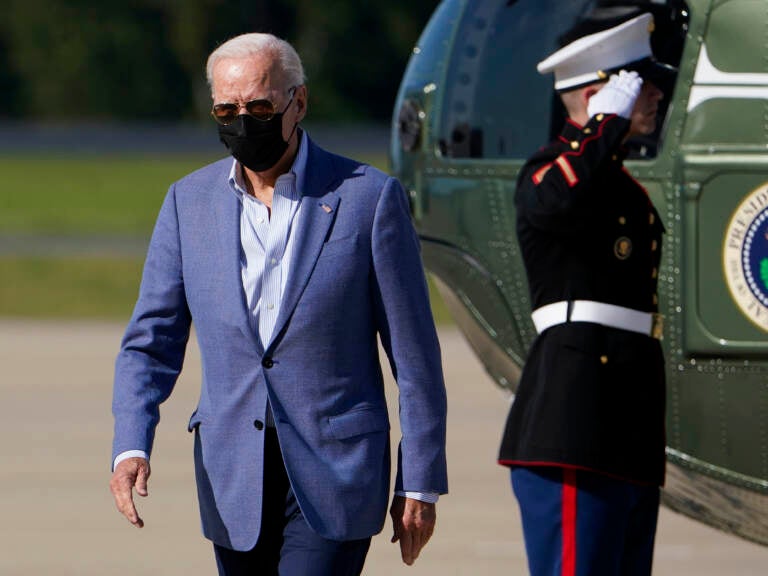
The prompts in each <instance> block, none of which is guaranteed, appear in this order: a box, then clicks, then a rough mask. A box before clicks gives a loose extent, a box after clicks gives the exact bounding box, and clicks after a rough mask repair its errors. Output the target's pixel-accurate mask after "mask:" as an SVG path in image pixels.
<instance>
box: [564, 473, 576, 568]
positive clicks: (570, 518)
mask: <svg viewBox="0 0 768 576" xmlns="http://www.w3.org/2000/svg"><path fill="white" fill-rule="evenodd" d="M561 574H562V576H576V470H572V469H569V468H565V469H564V470H563V556H562V572H561Z"/></svg>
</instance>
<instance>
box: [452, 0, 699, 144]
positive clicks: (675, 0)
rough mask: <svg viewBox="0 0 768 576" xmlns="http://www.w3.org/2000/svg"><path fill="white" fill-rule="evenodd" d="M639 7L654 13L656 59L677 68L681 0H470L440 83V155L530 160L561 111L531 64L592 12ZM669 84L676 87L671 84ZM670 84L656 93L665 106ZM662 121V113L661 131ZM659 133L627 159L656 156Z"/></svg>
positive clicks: (556, 127) (683, 17)
mask: <svg viewBox="0 0 768 576" xmlns="http://www.w3.org/2000/svg"><path fill="white" fill-rule="evenodd" d="M629 7H634V8H641V9H643V10H646V11H651V12H653V13H654V16H655V20H656V32H654V35H653V36H652V39H651V41H652V45H653V49H654V53H655V54H656V56H657V58H658V59H659V60H661V61H664V62H667V63H669V64H672V65H674V66H677V65H678V63H679V61H680V57H681V55H682V49H683V42H684V39H685V31H686V24H687V7H686V6H685V4H684V2H682V0H667V1H666V2H664V1H663V0H662V1H660V0H656V1H654V2H648V1H636V2H631V1H629V0H624V1H623V2H621V1H620V2H616V1H610V0H570V1H569V2H563V1H562V0H475V1H473V2H470V3H468V4H467V8H466V11H465V13H464V15H463V17H462V21H461V22H460V24H459V28H458V31H457V34H456V41H455V44H454V47H453V51H452V54H451V61H450V65H449V67H448V73H447V77H446V83H445V87H446V90H445V100H444V103H443V111H442V117H441V122H440V128H439V130H440V140H439V146H440V152H441V153H442V155H443V156H448V157H453V158H527V157H528V156H530V154H531V153H533V152H534V151H535V150H536V149H538V148H539V147H540V146H542V145H543V144H545V143H546V142H548V141H549V140H551V139H552V138H553V136H554V135H556V134H558V133H559V132H560V129H561V128H562V124H563V121H564V120H565V111H564V108H563V106H562V103H561V102H560V98H559V96H558V95H557V94H556V93H555V92H554V89H553V79H552V77H551V75H540V74H539V73H538V72H537V71H536V64H537V63H538V62H540V61H541V60H543V59H544V58H545V57H546V56H548V55H549V54H551V53H552V52H554V51H555V50H557V48H558V38H559V37H560V36H561V35H562V34H563V33H564V32H565V31H566V30H568V29H569V28H571V27H572V26H573V25H574V23H575V22H577V21H578V20H580V19H582V18H585V17H588V16H589V14H590V13H591V12H592V11H594V10H595V9H604V8H610V9H622V8H629ZM672 84H673V83H672ZM672 87H673V86H672V85H671V86H669V87H661V88H662V90H663V91H664V92H665V95H666V97H665V102H668V101H669V99H670V97H671V90H672ZM665 115H666V106H665V105H662V106H660V110H659V115H658V117H659V119H660V122H659V124H660V125H661V124H662V122H661V120H663V118H664V117H665ZM661 134H662V130H661V128H659V129H657V130H656V132H655V133H654V134H653V135H651V136H649V137H646V138H645V139H644V140H642V141H637V142H634V143H632V144H631V145H630V149H631V153H630V155H631V157H635V158H651V157H654V156H655V155H656V151H657V148H658V144H659V141H660V138H661Z"/></svg>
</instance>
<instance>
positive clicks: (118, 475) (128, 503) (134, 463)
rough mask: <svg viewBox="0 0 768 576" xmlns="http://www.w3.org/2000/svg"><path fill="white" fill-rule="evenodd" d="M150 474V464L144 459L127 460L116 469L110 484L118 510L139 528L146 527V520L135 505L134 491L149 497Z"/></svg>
mask: <svg viewBox="0 0 768 576" xmlns="http://www.w3.org/2000/svg"><path fill="white" fill-rule="evenodd" d="M150 473H151V470H150V468H149V462H148V461H147V460H145V459H144V458H126V459H125V460H123V461H122V462H120V463H119V464H118V465H117V466H116V467H115V471H114V472H113V473H112V480H110V482H109V489H110V490H111V491H112V495H113V496H114V497H115V504H116V505H117V509H118V510H120V512H121V513H122V514H123V516H125V517H126V518H127V519H128V521H129V522H130V523H131V524H133V525H134V526H136V527H137V528H143V527H144V520H142V519H141V517H140V516H139V513H138V512H137V511H136V506H135V504H134V503H133V489H134V488H135V489H136V493H137V494H138V495H139V496H149V492H148V491H147V480H149V475H150Z"/></svg>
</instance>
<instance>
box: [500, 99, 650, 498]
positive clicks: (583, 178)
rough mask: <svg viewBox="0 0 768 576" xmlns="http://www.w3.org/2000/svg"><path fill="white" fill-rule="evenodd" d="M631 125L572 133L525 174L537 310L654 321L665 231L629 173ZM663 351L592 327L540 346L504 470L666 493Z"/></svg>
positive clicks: (522, 185)
mask: <svg viewBox="0 0 768 576" xmlns="http://www.w3.org/2000/svg"><path fill="white" fill-rule="evenodd" d="M629 125H630V122H629V121H628V120H626V119H624V118H621V117H619V116H615V115H602V114H598V115H597V116H595V117H593V118H592V119H591V120H590V121H589V123H588V124H587V125H586V126H585V127H581V126H578V125H576V124H574V123H572V122H570V121H568V122H567V123H566V126H565V128H564V130H563V132H562V134H561V136H560V137H559V139H558V140H557V141H556V142H553V143H552V144H550V145H549V146H547V147H545V148H544V149H542V150H540V151H539V152H538V153H536V154H535V155H534V156H533V157H532V158H531V159H530V160H529V161H528V163H527V164H526V165H525V167H524V168H523V170H522V172H521V174H520V178H519V181H518V186H517V192H516V196H515V204H516V208H517V234H518V240H519V242H520V247H521V250H522V255H523V259H524V262H525V267H526V271H527V274H528V283H529V289H530V294H531V303H532V307H533V309H534V310H535V309H536V308H539V307H540V306H543V305H546V304H551V303H554V302H560V301H573V300H592V301H597V302H603V303H608V304H614V305H618V306H624V307H627V308H633V309H635V310H639V311H642V312H656V311H657V310H658V299H657V295H656V284H657V276H658V268H659V261H660V253H661V236H662V233H663V230H664V229H663V226H662V223H661V220H660V218H659V215H658V213H657V212H656V209H655V208H654V207H653V204H652V203H651V200H650V198H649V197H648V194H647V193H646V191H645V189H644V188H643V187H642V186H640V184H639V183H638V182H637V181H635V180H634V179H633V178H632V176H630V174H629V173H628V172H627V171H626V169H625V168H624V167H623V165H622V161H623V159H624V156H625V152H624V151H623V148H622V140H623V138H624V136H625V135H626V134H627V131H628V130H629ZM664 405H665V382H664V367H663V357H662V350H661V346H660V342H659V340H657V339H654V338H652V337H650V336H646V335H644V334H640V333H637V332H631V331H628V330H623V329H618V328H612V327H607V326H604V325H600V324H595V323H591V322H567V323H563V324H558V325H555V326H552V327H550V328H548V329H546V330H544V332H543V333H542V334H540V335H539V336H538V338H537V339H536V340H535V341H534V343H533V345H532V347H531V350H530V351H529V354H528V359H527V361H526V364H525V368H524V370H523V374H522V377H521V381H520V385H519V388H518V392H517V395H516V398H515V401H514V403H513V405H512V408H511V411H510V414H509V418H508V420H507V425H506V429H505V432H504V437H503V440H502V445H501V451H500V456H499V461H500V463H501V464H505V465H509V466H516V465H555V466H562V467H567V468H577V469H587V470H592V471H596V472H601V473H605V474H608V475H611V476H614V477H618V478H622V479H626V480H630V481H633V482H640V483H647V484H658V485H661V484H663V482H664V467H665V454H664V448H665V431H664V425H665V423H664V410H665V406H664Z"/></svg>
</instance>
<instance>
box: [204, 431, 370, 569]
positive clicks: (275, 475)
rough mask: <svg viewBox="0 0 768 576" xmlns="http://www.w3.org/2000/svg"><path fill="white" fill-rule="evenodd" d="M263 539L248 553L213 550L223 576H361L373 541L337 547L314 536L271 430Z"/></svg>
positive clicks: (267, 445) (342, 543)
mask: <svg viewBox="0 0 768 576" xmlns="http://www.w3.org/2000/svg"><path fill="white" fill-rule="evenodd" d="M265 432H266V438H265V446H264V499H263V502H264V504H263V507H262V518H261V533H260V535H259V540H258V542H257V543H256V546H255V547H254V548H253V549H251V550H249V551H247V552H240V551H236V550H230V549H229V548H225V547H223V546H219V545H218V544H214V545H213V548H214V551H215V553H216V565H217V566H218V568H219V576H358V575H359V574H360V573H361V572H362V571H363V564H364V563H365V557H366V555H367V554H368V548H369V546H370V544H371V539H370V538H364V539H362V540H349V541H336V540H327V539H325V538H322V537H320V536H319V535H318V534H317V533H316V532H314V531H313V530H312V528H310V527H309V525H308V524H307V521H306V520H305V519H304V516H303V515H302V513H301V510H300V509H299V505H298V503H297V502H296V496H295V495H294V493H293V490H292V489H291V485H290V482H289V481H288V476H287V474H286V472H285V465H284V464H283V457H282V455H281V453H280V444H279V443H278V440H277V433H276V432H275V429H274V428H271V427H267V428H265Z"/></svg>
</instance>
